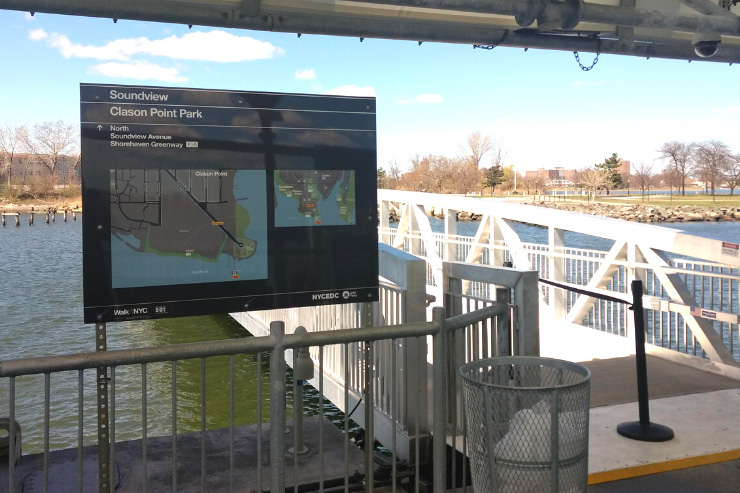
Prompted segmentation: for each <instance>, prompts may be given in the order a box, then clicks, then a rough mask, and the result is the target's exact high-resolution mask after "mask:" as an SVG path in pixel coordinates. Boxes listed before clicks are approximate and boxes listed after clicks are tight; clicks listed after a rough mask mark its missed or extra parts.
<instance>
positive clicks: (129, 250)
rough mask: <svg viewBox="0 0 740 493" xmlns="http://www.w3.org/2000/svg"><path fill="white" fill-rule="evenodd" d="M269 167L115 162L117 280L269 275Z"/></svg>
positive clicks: (135, 283)
mask: <svg viewBox="0 0 740 493" xmlns="http://www.w3.org/2000/svg"><path fill="white" fill-rule="evenodd" d="M266 204H267V197H266V174H265V171H263V170H223V169H112V170H110V206H111V209H110V210H111V213H110V218H111V264H112V265H111V271H112V285H113V286H112V287H113V288H127V287H139V286H152V285H173V284H195V283H206V282H225V281H238V280H253V279H266V278H267V216H266V210H267V208H266Z"/></svg>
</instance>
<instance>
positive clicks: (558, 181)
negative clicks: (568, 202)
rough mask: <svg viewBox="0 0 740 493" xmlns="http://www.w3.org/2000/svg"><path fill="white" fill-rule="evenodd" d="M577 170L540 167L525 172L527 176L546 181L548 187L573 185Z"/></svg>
mask: <svg viewBox="0 0 740 493" xmlns="http://www.w3.org/2000/svg"><path fill="white" fill-rule="evenodd" d="M575 174H576V171H575V170H572V169H563V168H562V167H558V168H555V169H545V168H539V169H537V170H534V171H527V172H525V174H524V176H525V178H539V179H542V180H543V181H544V182H545V185H547V186H548V187H572V186H573V182H574V178H575Z"/></svg>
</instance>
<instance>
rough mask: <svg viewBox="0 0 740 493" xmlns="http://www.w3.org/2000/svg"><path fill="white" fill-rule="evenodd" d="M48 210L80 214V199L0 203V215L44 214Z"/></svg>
mask: <svg viewBox="0 0 740 493" xmlns="http://www.w3.org/2000/svg"><path fill="white" fill-rule="evenodd" d="M49 209H56V211H57V212H64V210H65V209H66V210H68V211H75V212H82V199H81V198H80V197H74V198H70V199H57V200H34V201H23V202H4V201H2V202H0V213H5V214H13V213H20V214H28V213H29V212H46V211H48V210H49Z"/></svg>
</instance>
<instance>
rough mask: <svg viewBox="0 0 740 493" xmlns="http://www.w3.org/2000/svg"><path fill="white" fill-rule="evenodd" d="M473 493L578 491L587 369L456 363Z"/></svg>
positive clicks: (583, 475)
mask: <svg viewBox="0 0 740 493" xmlns="http://www.w3.org/2000/svg"><path fill="white" fill-rule="evenodd" d="M460 373H461V374H462V382H463V392H464V399H465V420H466V422H467V441H468V450H469V454H470V470H471V476H472V480H473V489H474V490H475V492H476V493H489V492H491V493H493V492H496V493H515V492H517V493H534V492H538V493H539V492H542V493H549V492H568V493H570V492H585V491H586V483H587V480H588V418H589V399H590V390H591V388H590V384H591V372H590V371H589V370H588V368H586V367H585V366H582V365H578V364H575V363H570V362H567V361H561V360H555V359H548V358H535V357H501V358H491V359H485V360H480V361H475V362H472V363H468V364H466V365H463V366H462V368H460Z"/></svg>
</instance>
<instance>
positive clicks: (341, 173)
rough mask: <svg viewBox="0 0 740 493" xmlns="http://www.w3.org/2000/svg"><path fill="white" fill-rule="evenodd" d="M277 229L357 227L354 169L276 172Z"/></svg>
mask: <svg viewBox="0 0 740 493" xmlns="http://www.w3.org/2000/svg"><path fill="white" fill-rule="evenodd" d="M275 197H276V207H275V226H277V227H296V226H345V225H354V224H355V222H356V213H355V172H354V170H280V171H275Z"/></svg>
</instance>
